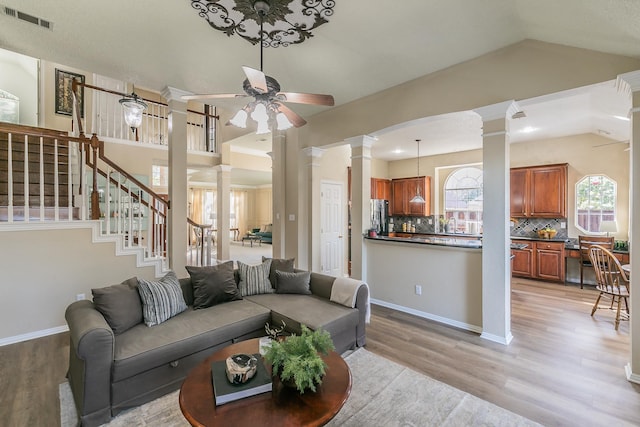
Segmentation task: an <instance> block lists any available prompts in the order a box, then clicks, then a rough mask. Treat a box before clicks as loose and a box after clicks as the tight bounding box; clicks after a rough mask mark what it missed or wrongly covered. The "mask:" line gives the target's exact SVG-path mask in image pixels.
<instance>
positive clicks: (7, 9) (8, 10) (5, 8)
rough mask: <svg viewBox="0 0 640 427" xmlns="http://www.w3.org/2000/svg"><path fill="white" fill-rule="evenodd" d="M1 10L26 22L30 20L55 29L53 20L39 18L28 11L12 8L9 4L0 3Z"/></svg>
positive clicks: (40, 25) (35, 23) (49, 28)
mask: <svg viewBox="0 0 640 427" xmlns="http://www.w3.org/2000/svg"><path fill="white" fill-rule="evenodd" d="M0 10H1V11H2V13H4V14H5V15H6V16H10V17H12V18H16V19H19V20H21V21H24V22H28V23H30V24H33V25H37V26H39V27H42V28H46V29H47V30H53V22H51V21H47V20H46V19H42V18H38V17H37V16H33V15H29V14H28V13H24V12H20V11H19V10H15V9H12V8H10V7H8V6H4V5H0Z"/></svg>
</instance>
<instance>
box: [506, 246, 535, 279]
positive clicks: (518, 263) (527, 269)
mask: <svg viewBox="0 0 640 427" xmlns="http://www.w3.org/2000/svg"><path fill="white" fill-rule="evenodd" d="M513 242H514V243H522V244H525V245H527V247H526V248H524V249H512V250H511V255H513V256H514V258H513V259H512V260H511V274H512V275H513V276H517V277H529V278H530V277H533V271H534V270H533V267H534V265H533V264H534V262H535V259H534V257H533V246H534V245H535V244H533V242H529V241H516V240H514V241H513Z"/></svg>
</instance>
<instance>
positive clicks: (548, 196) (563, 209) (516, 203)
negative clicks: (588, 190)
mask: <svg viewBox="0 0 640 427" xmlns="http://www.w3.org/2000/svg"><path fill="white" fill-rule="evenodd" d="M510 177H511V179H510V185H511V202H510V207H511V209H510V210H511V216H512V217H514V218H566V216H567V164H560V165H548V166H532V167H526V168H512V169H511V174H510Z"/></svg>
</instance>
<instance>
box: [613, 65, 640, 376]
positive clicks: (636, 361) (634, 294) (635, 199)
mask: <svg viewBox="0 0 640 427" xmlns="http://www.w3.org/2000/svg"><path fill="white" fill-rule="evenodd" d="M617 86H618V89H619V90H623V91H626V92H627V93H628V94H629V96H630V98H631V110H630V111H629V118H630V119H631V137H630V139H629V146H630V147H631V153H630V156H629V162H630V165H629V210H630V212H629V258H630V262H631V272H632V274H631V275H630V278H629V279H630V281H631V283H630V287H631V293H630V295H631V296H630V298H629V310H630V312H631V316H630V319H629V335H630V341H631V361H630V362H629V363H628V364H627V365H626V366H625V371H626V374H627V379H628V380H629V381H631V382H634V383H637V384H640V316H638V313H636V309H637V308H638V307H640V292H639V291H640V288H639V287H638V286H640V244H638V248H639V250H637V251H635V250H634V246H635V245H634V242H640V71H633V72H631V73H626V74H621V75H619V76H618V81H617ZM635 224H638V225H637V226H636V225H635ZM634 268H635V270H636V271H635V273H634V271H633V270H634Z"/></svg>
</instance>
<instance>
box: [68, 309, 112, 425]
mask: <svg viewBox="0 0 640 427" xmlns="http://www.w3.org/2000/svg"><path fill="white" fill-rule="evenodd" d="M65 319H66V320H67V324H68V325H69V335H70V345H69V347H70V348H69V372H68V374H67V375H68V378H69V385H70V386H71V390H72V391H73V398H74V401H75V405H76V408H77V410H78V416H79V417H80V419H81V423H82V425H83V426H84V425H100V424H102V423H105V422H107V421H109V420H110V418H111V368H112V364H113V357H114V346H115V340H114V335H113V331H112V330H111V328H110V327H109V324H108V323H107V321H106V320H105V319H104V317H103V316H102V314H100V312H99V311H98V310H96V309H95V308H94V306H93V303H92V302H91V301H87V300H84V301H76V302H74V303H72V304H71V305H69V307H67V310H66V312H65Z"/></svg>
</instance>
